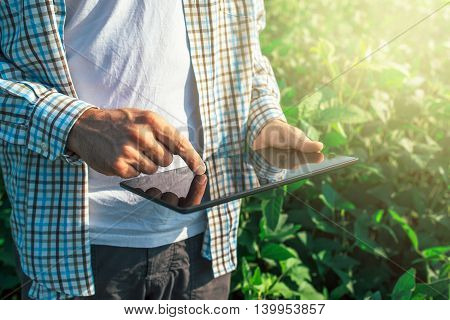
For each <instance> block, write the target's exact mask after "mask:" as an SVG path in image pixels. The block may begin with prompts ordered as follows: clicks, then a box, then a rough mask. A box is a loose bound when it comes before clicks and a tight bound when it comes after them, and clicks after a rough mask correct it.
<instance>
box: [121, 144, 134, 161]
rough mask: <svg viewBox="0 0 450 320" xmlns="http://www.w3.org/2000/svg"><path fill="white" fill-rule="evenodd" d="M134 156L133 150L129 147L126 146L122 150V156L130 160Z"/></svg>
mask: <svg viewBox="0 0 450 320" xmlns="http://www.w3.org/2000/svg"><path fill="white" fill-rule="evenodd" d="M132 154H133V148H132V147H131V146H129V145H124V146H122V147H121V148H120V155H121V156H122V157H124V158H126V159H128V158H130V157H131V155H132Z"/></svg>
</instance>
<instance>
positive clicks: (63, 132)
mask: <svg viewBox="0 0 450 320" xmlns="http://www.w3.org/2000/svg"><path fill="white" fill-rule="evenodd" d="M23 78H24V77H22V73H21V72H20V70H18V69H17V68H15V67H14V64H13V63H10V62H8V61H6V59H4V57H2V56H1V54H0V139H2V140H4V141H6V142H8V143H13V144H18V145H25V146H27V148H28V149H29V150H31V151H33V152H36V153H38V154H40V155H42V156H43V157H45V158H47V159H49V160H55V159H57V158H63V159H65V160H66V161H67V162H68V163H71V164H80V163H81V162H82V161H81V159H80V158H79V157H78V156H77V155H76V154H74V153H73V152H70V151H68V150H66V142H67V138H68V135H69V132H70V130H71V129H72V126H73V125H74V124H75V122H76V121H77V119H78V118H79V117H80V116H81V114H82V113H83V112H84V111H86V110H87V109H90V108H93V107H94V106H92V105H90V104H89V103H86V102H84V101H82V100H79V99H76V98H74V97H70V96H68V95H65V94H62V93H60V92H58V91H57V90H56V89H54V88H51V87H48V86H46V85H44V84H41V83H38V82H30V81H24V80H22V79H23Z"/></svg>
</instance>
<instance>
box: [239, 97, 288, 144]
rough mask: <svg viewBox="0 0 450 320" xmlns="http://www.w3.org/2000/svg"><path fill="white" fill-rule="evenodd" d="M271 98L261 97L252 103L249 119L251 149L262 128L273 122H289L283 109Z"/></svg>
mask: <svg viewBox="0 0 450 320" xmlns="http://www.w3.org/2000/svg"><path fill="white" fill-rule="evenodd" d="M271 100H272V99H271V98H267V97H261V98H259V99H258V100H257V101H256V102H253V103H252V107H251V109H252V112H251V113H250V116H249V119H248V140H247V142H248V146H249V148H251V147H252V146H253V142H254V141H255V139H256V137H257V136H258V135H259V133H260V132H261V130H262V128H264V126H265V125H266V124H267V123H268V122H269V121H271V120H275V119H278V120H281V121H284V122H287V120H286V116H285V115H284V113H283V110H281V107H280V105H279V104H278V103H276V102H275V101H271Z"/></svg>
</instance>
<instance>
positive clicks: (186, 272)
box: [19, 234, 231, 299]
mask: <svg viewBox="0 0 450 320" xmlns="http://www.w3.org/2000/svg"><path fill="white" fill-rule="evenodd" d="M202 241H203V234H199V235H197V236H194V237H191V238H189V239H186V240H184V241H179V242H175V243H172V244H168V245H164V246H161V247H156V248H150V249H145V248H123V247H112V246H103V245H92V246H91V249H92V252H91V256H92V268H93V272H94V281H95V295H94V296H90V297H77V298H76V299H227V298H228V294H229V290H230V275H231V274H230V273H227V274H225V275H222V276H220V277H218V278H214V277H213V271H212V267H211V261H209V260H208V259H205V258H203V257H202V256H201V254H200V251H201V247H202ZM19 268H20V266H19ZM21 271H22V270H19V273H20V276H21V280H22V283H23V284H24V287H23V289H22V298H23V299H24V298H25V299H26V298H27V293H28V290H29V278H28V277H27V276H25V274H23V272H21ZM27 282H28V284H27Z"/></svg>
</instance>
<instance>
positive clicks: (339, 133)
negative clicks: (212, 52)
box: [0, 0, 450, 299]
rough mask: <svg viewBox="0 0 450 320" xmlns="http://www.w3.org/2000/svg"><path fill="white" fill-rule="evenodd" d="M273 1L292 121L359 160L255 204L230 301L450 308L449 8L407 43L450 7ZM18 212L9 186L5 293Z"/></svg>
mask: <svg viewBox="0 0 450 320" xmlns="http://www.w3.org/2000/svg"><path fill="white" fill-rule="evenodd" d="M265 3H266V9H267V27H266V29H265V30H264V32H263V34H262V36H261V41H262V46H263V51H264V53H265V54H266V55H267V57H268V58H269V59H270V61H271V62H272V65H273V68H274V71H275V73H276V76H277V79H278V82H279V85H280V89H281V93H282V104H283V108H284V110H285V113H286V115H287V116H288V119H289V121H290V123H291V124H294V125H297V126H298V127H300V128H301V129H303V130H304V131H305V132H306V133H307V134H308V135H309V136H310V137H311V138H314V139H316V138H317V139H320V140H321V141H323V142H324V144H325V145H326V150H325V152H326V153H340V154H348V155H355V156H357V157H359V158H360V161H359V163H358V164H357V165H355V166H353V167H350V168H347V169H342V170H340V171H337V172H335V173H332V174H329V175H324V176H321V177H318V178H315V179H310V180H307V181H303V182H300V183H297V184H293V185H290V186H288V187H286V188H280V189H278V190H275V191H273V192H269V193H266V194H262V195H261V196H258V197H251V198H248V199H245V200H244V202H243V204H244V206H243V209H242V212H241V226H240V230H239V247H238V253H239V258H238V259H239V268H238V270H237V271H236V272H235V273H234V275H233V279H232V293H231V298H234V299H243V298H245V299H261V298H266V299H283V298H293V299H448V298H449V284H450V283H449V272H450V259H449V253H450V220H449V189H450V187H449V176H448V169H449V150H448V146H449V145H450V135H449V130H448V128H449V124H450V33H449V32H448V31H447V30H448V26H449V25H450V5H447V6H446V7H445V8H443V9H441V10H439V11H438V12H436V13H435V14H434V15H433V16H432V17H430V18H429V19H426V20H424V21H423V22H420V23H418V24H417V26H416V27H414V28H412V29H411V30H409V31H407V32H406V33H404V34H402V33H403V32H404V31H405V30H407V29H408V27H410V26H412V25H414V24H415V23H417V22H418V21H420V20H421V19H422V18H424V17H426V16H427V15H428V14H430V13H432V12H433V11H434V10H435V9H437V8H439V7H441V6H442V5H443V4H445V3H446V1H443V0H441V1H437V0H429V1H423V0H409V1H406V0H390V1H387V0H377V1H370V0H359V1H352V0H339V1H331V0H315V1H305V0H301V1H299V0H268V1H265ZM400 34H401V36H400V37H398V38H396V39H395V41H393V42H392V43H389V44H388V45H387V46H385V47H384V48H383V49H381V50H379V51H377V52H375V53H374V54H373V55H370V53H371V52H373V51H376V50H377V48H379V47H380V46H381V45H383V44H384V43H387V42H389V41H390V40H392V39H394V38H395V37H396V36H397V35H400ZM368 55H369V57H367V56H368ZM365 57H367V58H365ZM361 60H364V61H362V62H361V63H360V64H358V65H357V66H356V67H354V68H352V66H353V65H355V64H356V63H358V62H359V61H361ZM349 69H350V70H349ZM347 70H349V71H348V72H347ZM9 210H10V209H9V205H8V201H7V199H6V195H5V193H4V188H3V186H2V185H1V183H0V293H1V296H4V295H5V294H6V293H8V292H10V291H11V289H12V288H14V287H16V286H17V285H18V282H17V279H16V276H15V272H14V261H13V255H12V251H11V239H10V234H9V233H10V231H9V226H8V219H9ZM13 297H14V296H13Z"/></svg>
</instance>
